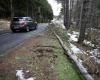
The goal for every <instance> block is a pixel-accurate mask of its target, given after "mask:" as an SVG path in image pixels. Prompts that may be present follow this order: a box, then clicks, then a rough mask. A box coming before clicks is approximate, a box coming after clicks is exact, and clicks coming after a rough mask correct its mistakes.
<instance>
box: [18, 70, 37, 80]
mask: <svg viewBox="0 0 100 80" xmlns="http://www.w3.org/2000/svg"><path fill="white" fill-rule="evenodd" d="M26 72H27V73H28V72H29V70H27V71H26ZM16 77H17V78H18V80H35V79H36V77H30V78H27V79H25V74H24V72H23V70H16Z"/></svg>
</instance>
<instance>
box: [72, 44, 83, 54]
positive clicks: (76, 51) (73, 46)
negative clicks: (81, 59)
mask: <svg viewBox="0 0 100 80" xmlns="http://www.w3.org/2000/svg"><path fill="white" fill-rule="evenodd" d="M70 47H71V50H72V51H73V52H74V53H75V54H78V53H82V51H81V50H80V49H79V48H77V47H76V46H75V45H73V44H70Z"/></svg>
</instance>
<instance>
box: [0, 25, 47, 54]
mask: <svg viewBox="0 0 100 80" xmlns="http://www.w3.org/2000/svg"><path fill="white" fill-rule="evenodd" d="M47 26H48V24H38V29H37V30H34V31H30V32H18V33H12V32H10V33H6V34H2V35H0V55H1V54H4V53H5V52H6V51H8V50H10V49H12V48H13V47H15V46H17V45H19V44H20V43H22V42H23V41H24V40H26V39H28V38H30V37H32V36H36V35H38V34H40V33H42V32H44V31H45V30H46V28H47Z"/></svg>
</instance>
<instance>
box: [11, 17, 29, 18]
mask: <svg viewBox="0 0 100 80" xmlns="http://www.w3.org/2000/svg"><path fill="white" fill-rule="evenodd" d="M13 18H31V17H13Z"/></svg>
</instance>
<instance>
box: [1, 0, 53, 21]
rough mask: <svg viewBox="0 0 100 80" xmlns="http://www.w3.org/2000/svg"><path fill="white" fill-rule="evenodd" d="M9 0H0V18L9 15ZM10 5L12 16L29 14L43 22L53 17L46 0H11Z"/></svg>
mask: <svg viewBox="0 0 100 80" xmlns="http://www.w3.org/2000/svg"><path fill="white" fill-rule="evenodd" d="M10 1H11V0H0V18H8V17H10V15H11V2H10ZM12 6H13V11H14V16H31V17H35V19H36V20H37V21H43V22H44V21H50V20H52V19H53V11H52V8H51V6H50V4H49V3H48V1H47V0H12ZM39 8H40V10H39ZM2 13H3V14H2ZM41 19H42V20H41Z"/></svg>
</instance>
